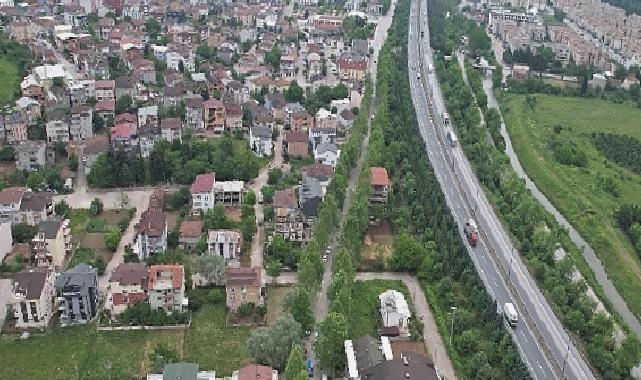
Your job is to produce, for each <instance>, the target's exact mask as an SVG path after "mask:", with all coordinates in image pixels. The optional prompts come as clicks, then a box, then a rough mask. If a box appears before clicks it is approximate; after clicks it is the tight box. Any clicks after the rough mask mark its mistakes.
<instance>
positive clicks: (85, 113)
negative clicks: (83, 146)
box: [69, 106, 93, 142]
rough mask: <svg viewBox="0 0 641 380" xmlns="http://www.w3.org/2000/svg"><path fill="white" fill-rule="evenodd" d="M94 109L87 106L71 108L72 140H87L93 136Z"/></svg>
mask: <svg viewBox="0 0 641 380" xmlns="http://www.w3.org/2000/svg"><path fill="white" fill-rule="evenodd" d="M92 121H93V111H92V110H91V108H89V107H87V106H76V107H73V108H72V109H71V120H70V123H69V135H70V136H71V140H72V141H82V142H84V141H86V140H88V139H90V138H92V137H93V123H92Z"/></svg>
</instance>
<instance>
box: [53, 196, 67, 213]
mask: <svg viewBox="0 0 641 380" xmlns="http://www.w3.org/2000/svg"><path fill="white" fill-rule="evenodd" d="M70 209H71V207H69V205H68V204H67V202H65V200H64V199H63V200H61V201H60V202H58V203H56V205H55V206H53V211H54V212H55V213H56V215H59V216H66V215H67V213H69V210H70Z"/></svg>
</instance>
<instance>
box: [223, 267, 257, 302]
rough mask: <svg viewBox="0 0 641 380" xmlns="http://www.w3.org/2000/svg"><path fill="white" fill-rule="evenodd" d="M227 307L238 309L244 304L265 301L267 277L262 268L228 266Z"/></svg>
mask: <svg viewBox="0 0 641 380" xmlns="http://www.w3.org/2000/svg"><path fill="white" fill-rule="evenodd" d="M226 293H227V308H229V310H231V311H236V310H238V307H240V305H243V304H247V303H253V304H255V305H263V304H264V303H265V279H264V278H263V276H262V269H261V268H227V286H226Z"/></svg>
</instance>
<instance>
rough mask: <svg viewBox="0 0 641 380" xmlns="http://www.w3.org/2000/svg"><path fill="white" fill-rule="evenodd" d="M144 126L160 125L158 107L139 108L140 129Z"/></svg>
mask: <svg viewBox="0 0 641 380" xmlns="http://www.w3.org/2000/svg"><path fill="white" fill-rule="evenodd" d="M144 125H154V126H155V125H158V106H147V107H140V108H138V128H142V127H143V126H144Z"/></svg>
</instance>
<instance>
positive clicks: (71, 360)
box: [0, 305, 250, 380]
mask: <svg viewBox="0 0 641 380" xmlns="http://www.w3.org/2000/svg"><path fill="white" fill-rule="evenodd" d="M249 331H250V330H249V329H248V328H234V329H231V328H226V327H225V309H224V306H222V305H205V306H203V308H202V309H201V310H199V311H198V312H196V313H195V315H194V318H193V322H192V327H191V329H190V330H189V331H121V332H97V331H96V327H95V325H94V324H91V325H88V326H79V327H71V328H64V329H63V328H59V327H56V328H55V329H54V330H53V331H51V332H48V333H46V334H44V335H39V336H32V337H30V338H29V339H27V340H20V339H18V338H15V337H8V336H2V337H0V357H2V362H3V363H5V365H3V366H0V378H1V379H35V380H37V379H76V378H79V379H131V378H132V377H134V376H137V375H139V374H140V375H143V374H145V373H146V372H147V371H148V370H149V369H150V363H149V354H150V353H151V352H153V350H154V348H155V347H156V345H158V344H159V343H165V344H167V345H168V346H169V347H172V348H173V349H174V350H175V351H176V352H177V353H178V354H179V356H181V357H182V359H183V360H187V361H194V362H196V363H199V364H200V368H201V369H210V370H215V371H216V374H217V375H219V376H221V377H222V376H231V373H232V372H233V371H234V370H236V369H238V368H240V367H241V366H242V365H243V364H245V363H246V362H248V361H249V359H248V358H247V352H246V348H245V341H246V340H247V337H248V336H249ZM7 363H11V365H7ZM109 367H111V369H109Z"/></svg>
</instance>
